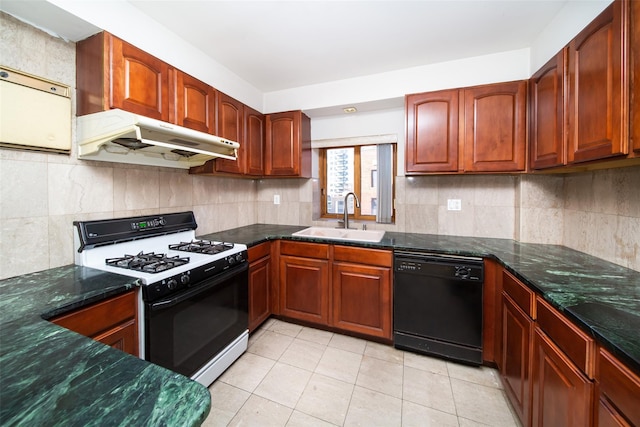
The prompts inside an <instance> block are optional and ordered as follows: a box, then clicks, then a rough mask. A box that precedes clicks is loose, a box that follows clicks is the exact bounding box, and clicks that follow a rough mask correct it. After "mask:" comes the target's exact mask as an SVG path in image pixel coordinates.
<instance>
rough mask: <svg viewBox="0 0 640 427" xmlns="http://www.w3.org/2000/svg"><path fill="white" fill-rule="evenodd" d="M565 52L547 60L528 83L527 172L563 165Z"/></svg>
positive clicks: (564, 50) (564, 152)
mask: <svg viewBox="0 0 640 427" xmlns="http://www.w3.org/2000/svg"><path fill="white" fill-rule="evenodd" d="M565 60H566V49H563V50H562V51H560V52H559V53H558V54H557V55H556V56H554V57H553V58H551V60H550V61H549V62H547V63H546V64H545V65H544V66H542V68H540V70H538V72H536V73H535V74H534V75H533V77H531V80H529V82H530V85H529V90H530V92H529V93H530V96H529V105H530V107H531V109H530V111H531V115H530V118H531V122H530V132H531V134H530V135H531V138H530V142H531V168H532V169H544V168H550V167H555V166H562V165H564V164H565V163H566V150H565V146H566V144H565V137H564V135H565V133H564V129H565V127H564V117H565V115H564V112H565V108H564V101H565V96H564V81H565V79H564V70H565Z"/></svg>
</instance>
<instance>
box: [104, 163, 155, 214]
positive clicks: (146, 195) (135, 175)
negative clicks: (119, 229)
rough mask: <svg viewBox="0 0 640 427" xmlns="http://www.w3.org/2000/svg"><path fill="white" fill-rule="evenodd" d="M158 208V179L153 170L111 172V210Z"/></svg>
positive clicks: (119, 169)
mask: <svg viewBox="0 0 640 427" xmlns="http://www.w3.org/2000/svg"><path fill="white" fill-rule="evenodd" d="M159 206H160V177H159V172H158V171H157V170H154V169H151V168H149V169H146V168H143V169H123V168H116V169H114V171H113V209H114V210H120V211H128V210H136V209H154V208H158V207H159Z"/></svg>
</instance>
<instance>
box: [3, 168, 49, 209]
mask: <svg viewBox="0 0 640 427" xmlns="http://www.w3.org/2000/svg"><path fill="white" fill-rule="evenodd" d="M0 182H1V183H2V187H1V188H0V218H3V219H4V218H27V217H42V216H47V215H48V200H49V198H48V196H47V164H46V163H42V162H25V161H13V160H2V159H0Z"/></svg>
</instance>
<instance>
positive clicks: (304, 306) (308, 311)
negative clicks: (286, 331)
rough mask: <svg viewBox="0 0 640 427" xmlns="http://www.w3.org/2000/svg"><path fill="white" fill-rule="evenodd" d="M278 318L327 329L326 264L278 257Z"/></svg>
mask: <svg viewBox="0 0 640 427" xmlns="http://www.w3.org/2000/svg"><path fill="white" fill-rule="evenodd" d="M280 314H281V315H282V316H286V317H290V318H292V319H298V320H303V321H306V322H311V323H317V324H321V325H326V324H327V323H328V321H329V260H327V259H315V258H302V257H296V256H288V255H284V256H281V257H280Z"/></svg>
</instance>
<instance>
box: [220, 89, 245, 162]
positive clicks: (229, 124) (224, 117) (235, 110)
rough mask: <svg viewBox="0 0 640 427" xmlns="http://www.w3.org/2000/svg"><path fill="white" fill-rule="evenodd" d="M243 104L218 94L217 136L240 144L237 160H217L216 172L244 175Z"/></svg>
mask: <svg viewBox="0 0 640 427" xmlns="http://www.w3.org/2000/svg"><path fill="white" fill-rule="evenodd" d="M243 108H244V106H243V104H242V103H241V102H240V101H237V100H235V99H233V98H231V97H230V96H229V95H225V94H224V93H222V92H219V93H218V120H217V122H218V130H217V132H216V133H217V135H218V136H220V137H222V138H227V139H230V140H231V141H236V142H238V143H239V144H240V148H239V150H238V159H237V160H235V161H234V160H227V159H216V161H215V162H216V172H230V173H239V174H240V173H244V161H245V157H246V149H245V147H243V145H244V144H243V142H244V140H243V131H244V111H243Z"/></svg>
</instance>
